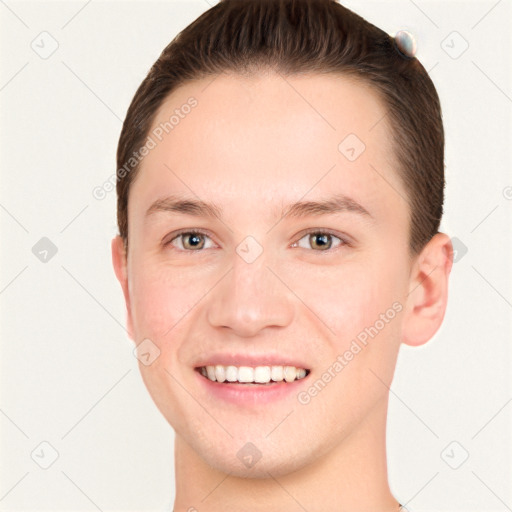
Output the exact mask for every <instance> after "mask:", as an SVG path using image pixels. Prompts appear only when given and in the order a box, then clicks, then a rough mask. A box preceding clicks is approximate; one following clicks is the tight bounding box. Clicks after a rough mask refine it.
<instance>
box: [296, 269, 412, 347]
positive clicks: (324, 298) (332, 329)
mask: <svg viewBox="0 0 512 512" xmlns="http://www.w3.org/2000/svg"><path fill="white" fill-rule="evenodd" d="M401 279H402V278H401V273H400V272H399V269H398V266H395V267H394V268H393V267H391V266H390V265H389V264H387V265H385V262H383V261H377V260H375V261H368V260H366V261H363V260H358V261H356V260H354V261H350V262H341V263H340V265H336V266H334V265H333V266H330V267H329V268H320V267H317V268H316V269H315V267H312V266H311V267H309V268H304V267H303V268H302V269H300V272H297V273H296V274H294V275H293V276H290V279H289V280H288V281H287V282H288V284H289V286H290V288H291V289H292V290H294V292H295V293H296V295H297V296H298V297H300V298H301V299H302V300H303V302H304V304H305V306H306V307H302V309H303V310H304V313H305V314H306V315H308V317H309V318H310V319H311V321H312V322H314V323H315V324H316V325H317V326H318V327H319V328H320V329H322V332H323V333H324V334H325V336H326V339H331V340H332V343H333V345H334V347H333V348H335V349H336V351H337V352H339V351H340V350H342V349H345V347H346V345H347V344H350V341H351V340H352V339H353V338H354V337H356V336H357V335H358V334H359V333H361V332H363V331H364V330H365V328H368V327H370V326H373V325H374V324H375V323H376V322H378V321H379V319H380V318H381V315H382V314H384V315H386V312H389V314H388V315H387V317H393V318H395V314H394V313H395V310H394V309H393V304H394V303H396V301H398V300H400V298H401V295H400V289H401V287H402V284H401ZM390 309H391V311H389V310H390ZM389 325H390V323H389V324H386V331H390V329H388V326H389ZM380 326H381V323H380V322H379V323H378V327H380Z"/></svg>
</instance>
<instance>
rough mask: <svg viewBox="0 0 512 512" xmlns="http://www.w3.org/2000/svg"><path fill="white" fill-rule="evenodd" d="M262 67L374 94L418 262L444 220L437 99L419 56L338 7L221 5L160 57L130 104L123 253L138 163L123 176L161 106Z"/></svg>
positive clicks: (121, 213)
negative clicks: (203, 83)
mask: <svg viewBox="0 0 512 512" xmlns="http://www.w3.org/2000/svg"><path fill="white" fill-rule="evenodd" d="M264 68H268V69H274V70H277V71H278V72H280V73H283V74H285V75H293V74H297V73H308V72H310V73H333V72H334V73H339V74H341V75H347V76H351V77H354V78H356V79H359V80H362V81H364V82H365V83H367V84H369V85H370V86H372V89H373V90H374V91H375V92H376V93H377V95H378V96H379V97H380V99H381V100H382V101H383V104H384V106H385V108H386V109H387V111H386V118H387V119H385V120H384V122H386V123H387V126H388V127H389V129H390V132H391V133H390V135H391V137H392V141H393V150H394V157H395V160H396V162H397V167H398V168H397V172H398V175H399V176H400V178H401V180H402V182H403V184H404V188H405V190H406V191H407V198H406V199H407V201H408V204H409V209H410V234H409V248H410V254H411V255H415V254H418V253H419V252H420V251H421V249H422V248H423V247H424V245H425V244H426V243H427V242H428V241H429V240H430V239H431V238H432V236H434V235H435V234H436V233H437V232H438V229H439V224H440V221H441V217H442V214H443V201H444V187H445V179H444V130H443V122H442V117H441V107H440V103H439V98H438V95H437V92H436V89H435V87H434V84H433V83H432V80H431V79H430V77H429V75H428V73H427V72H426V70H425V68H424V67H423V66H422V65H421V63H420V62H419V60H418V59H417V58H415V57H412V56H408V55H404V54H403V53H402V52H400V51H399V49H398V48H397V45H396V44H395V39H394V38H393V37H391V36H390V35H388V34H386V33H385V32H384V31H382V30H381V29H379V28H377V27H376V26H374V25H372V24H371V23H369V22H367V21H366V20H365V19H363V18H362V17H360V16H358V15H357V14H355V13H353V12H352V11H350V10H349V9H347V8H345V7H343V6H342V5H340V4H339V3H337V2H336V1H335V0H222V1H221V2H219V3H218V4H217V5H215V6H214V7H212V8H211V9H208V10H207V11H206V12H204V13H203V14H202V15H201V16H199V17H198V18H197V19H196V20H195V21H194V22H193V23H191V24H190V25H189V26H188V27H186V28H185V29H184V30H183V31H181V32H180V33H179V34H178V35H177V36H176V37H175V38H174V40H173V41H171V43H169V45H168V46H167V47H166V48H165V49H164V50H163V51H162V53H161V55H160V57H159V58H158V60H157V61H156V62H155V63H154V64H153V66H152V67H151V69H150V71H149V73H148V75H147V76H146V78H145V79H144V80H143V82H142V83H141V84H140V86H139V88H138V89H137V91H136V93H135V96H134V97H133V100H132V102H131V104H130V107H129V108H128V111H127V114H126V118H125V120H124V123H123V128H122V131H121V135H120V138H119V145H118V148H117V169H118V170H117V174H116V177H117V185H116V187H117V221H118V226H119V234H120V235H121V237H122V238H123V240H124V244H125V248H126V251H127V250H128V196H129V191H130V185H131V184H132V182H133V180H134V179H135V177H136V175H137V172H138V171H139V167H140V165H139V164H137V165H135V166H134V167H133V169H132V170H131V171H130V172H126V167H125V169H124V171H122V172H120V171H121V169H122V168H123V166H126V162H127V161H128V160H129V159H130V156H131V155H132V154H133V152H134V151H136V150H137V149H138V148H140V147H141V146H143V144H144V141H145V139H146V138H147V136H148V133H149V130H150V129H151V125H152V122H153V120H154V117H155V114H156V111H157V110H158V109H159V107H160V105H161V104H162V103H163V101H164V100H165V99H166V98H167V97H168V95H169V94H170V93H171V92H172V91H174V90H175V89H176V88H177V87H178V86H180V85H182V84H184V83H186V82H187V81H189V80H195V79H200V78H204V77H208V76H213V75H217V74H220V73H223V72H235V73H238V74H244V73H250V72H253V71H255V72H257V71H258V70H261V69H264Z"/></svg>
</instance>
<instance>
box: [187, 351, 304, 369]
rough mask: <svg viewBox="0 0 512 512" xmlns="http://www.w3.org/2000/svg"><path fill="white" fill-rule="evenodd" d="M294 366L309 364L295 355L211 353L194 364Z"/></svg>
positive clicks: (198, 365) (301, 366) (197, 365)
mask: <svg viewBox="0 0 512 512" xmlns="http://www.w3.org/2000/svg"><path fill="white" fill-rule="evenodd" d="M217 364H220V365H222V366H253V367H256V366H295V367H296V368H304V369H305V370H308V369H309V366H308V365H307V364H306V363H304V362H303V361H300V360H299V359H297V358H296V357H291V356H285V355H280V354H261V355H256V354H232V353H229V354H212V355H210V356H208V357H205V356H203V357H202V358H201V359H199V360H198V361H197V363H196V364H195V367H196V368H201V367H202V366H215V365H217Z"/></svg>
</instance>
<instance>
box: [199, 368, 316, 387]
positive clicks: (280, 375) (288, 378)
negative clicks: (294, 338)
mask: <svg viewBox="0 0 512 512" xmlns="http://www.w3.org/2000/svg"><path fill="white" fill-rule="evenodd" d="M194 370H195V371H196V372H198V373H199V374H200V375H201V376H202V377H204V378H205V379H207V380H208V381H210V382H216V383H217V384H240V385H242V386H248V387H255V386H258V387H261V386H273V385H278V384H280V383H288V384H290V383H292V382H295V381H298V380H301V379H304V378H306V377H307V376H308V375H309V373H310V370H309V369H308V368H297V367H295V366H284V365H273V366H234V365H228V366H225V365H220V364H217V365H211V366H210V365H208V366H199V367H196V368H194Z"/></svg>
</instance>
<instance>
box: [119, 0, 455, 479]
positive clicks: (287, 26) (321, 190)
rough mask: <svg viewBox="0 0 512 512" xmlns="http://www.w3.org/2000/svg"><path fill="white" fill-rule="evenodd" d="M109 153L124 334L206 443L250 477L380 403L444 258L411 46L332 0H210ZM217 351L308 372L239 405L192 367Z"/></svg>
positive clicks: (313, 452) (190, 438) (157, 391)
mask: <svg viewBox="0 0 512 512" xmlns="http://www.w3.org/2000/svg"><path fill="white" fill-rule="evenodd" d="M117 164H118V174H117V176H118V181H117V194H118V209H117V215H118V225H119V235H118V236H117V237H116V238H115V239H114V240H113V243H112V252H113V262H114V267H115V271H116V275H117V277H118V279H119V281H120V283H121V285H122V288H123V292H124V297H125V300H126V306H127V323H128V331H129V334H130V337H131V338H132V339H133V340H134V342H135V343H136V344H137V345H138V344H140V343H141V342H143V340H146V339H149V340H151V342H150V343H151V346H152V347H156V349H155V352H154V353H155V354H159V355H158V357H157V358H156V359H155V360H154V361H153V362H152V363H151V364H150V365H147V364H145V363H144V362H141V363H140V364H139V366H140V370H141V373H142V376H143V378H144V381H145V383H146V386H147V387H148V390H149V392H150V394H151V396H152V398H153V400H154V401H155V403H156V405H157V406H158V408H159V409H160V411H161V412H162V414H163V415H164V416H165V418H166V419H167V420H168V421H169V423H170V424H171V425H172V426H173V428H174V429H175V431H176V433H177V435H179V436H180V437H181V438H182V439H184V440H185V442H187V443H188V444H189V445H190V446H192V447H193V448H194V449H195V451H196V452H197V453H198V454H199V456H200V457H201V458H203V459H204V460H205V461H206V462H208V463H209V464H210V465H211V466H213V467H217V468H219V469H222V470H224V471H226V472H229V471H231V472H232V473H233V474H239V475H241V476H244V475H246V474H248V472H249V470H248V468H246V467H245V466H244V465H243V464H241V463H240V460H239V459H238V458H237V452H238V450H239V449H240V448H241V447H242V446H243V445H244V444H245V443H246V442H248V441H250V442H252V443H253V444H254V445H256V446H257V447H258V449H259V450H260V451H261V452H262V454H263V457H262V459H261V461H260V463H258V466H256V467H254V468H251V470H250V472H251V474H252V475H256V476H258V475H260V473H259V472H261V475H260V476H262V475H264V472H265V470H270V469H272V470H273V471H274V473H273V474H274V475H276V474H279V472H281V473H285V472H288V471H292V470H293V469H297V468H298V467H301V466H304V465H306V464H307V463H308V462H311V461H313V460H314V459H316V458H318V457H320V456H322V455H325V454H328V453H329V450H330V449H332V448H333V447H334V446H336V445H339V444H340V443H341V442H342V441H343V439H345V438H346V437H347V436H349V435H350V434H351V433H353V432H354V431H356V430H357V429H358V428H359V427H360V426H361V425H362V424H364V422H366V421H369V418H370V417H372V415H375V414H376V411H379V413H382V412H383V411H384V412H385V405H386V404H387V402H386V398H387V392H388V389H387V387H386V386H385V385H383V383H384V384H388V385H389V384H390V383H391V380H392V377H393V372H394V367H395V363H396V357H397V353H398V350H399V347H400V344H401V343H407V344H409V345H420V344H422V343H425V342H426V341H428V340H429V339H431V337H432V336H433V335H434V334H435V332H436V331H437V330H438V328H439V326H440V325H441V322H442V319H443V316H444V311H445V308H446V300H447V279H448V274H449V272H450V268H451V244H450V241H449V238H448V237H447V236H446V235H444V234H443V233H439V231H438V230H439V224H440V220H441V216H442V213H443V190H444V135H443V125H442V118H441V109H440V104H439V99H438V96H437V93H436V90H435V87H434V85H433V83H432V81H431V80H430V78H429V76H428V74H427V73H426V71H425V69H424V68H423V66H422V65H421V64H420V62H419V61H418V60H417V59H416V58H411V57H408V56H405V55H403V54H402V53H401V52H400V51H399V50H398V49H397V47H396V45H395V43H394V40H393V38H392V37H390V36H389V35H387V34H386V33H385V32H383V31H382V30H380V29H378V28H377V27H375V26H373V25H371V24H370V23H368V22H367V21H365V20H364V19H362V18H361V17H359V16H357V15H356V14H354V13H353V12H351V11H350V10H348V9H346V8H344V7H342V6H341V5H340V4H338V3H337V2H334V1H330V0H281V1H269V0H244V1H242V0H223V1H221V2H220V3H219V4H217V5H216V6H215V7H213V8H211V9H209V10H208V11H207V12H205V13H204V14H203V15H202V16H200V17H199V18H198V19H197V20H195V21H194V22H193V23H192V24H191V25H189V26H188V27H187V28H186V29H185V30H183V31H182V32H181V33H180V34H179V35H178V36H177V37H176V38H175V39H174V40H173V41H172V42H171V43H170V44H169V45H168V46H167V47H166V48H165V49H164V51H163V52H162V54H161V55H160V57H159V58H158V60H157V61H156V62H155V64H154V65H153V66H152V68H151V69H150V71H149V73H148V75H147V77H146V78H145V79H144V81H143V82H142V84H141V85H140V87H139V88H138V90H137V92H136V93H135V96H134V98H133V100H132V103H131V105H130V107H129V109H128V112H127V115H126V119H125V121H124V125H123V129H122V132H121V136H120V140H119V146H118V152H117ZM296 203H300V204H296ZM145 343H147V342H145ZM349 353H351V354H352V355H350V354H349ZM219 354H221V355H229V354H245V355H249V356H250V355H256V356H262V355H265V354H268V355H269V356H273V357H274V358H275V359H276V360H278V359H279V358H280V357H281V358H282V360H283V362H284V363H286V362H287V361H289V362H291V361H292V360H293V361H297V362H298V363H300V364H301V365H303V367H304V368H305V369H307V370H308V375H307V377H306V378H305V379H303V380H302V381H297V382H296V383H295V384H294V386H295V385H297V386H296V393H295V394H294V399H293V400H292V401H291V402H290V401H289V398H287V399H285V400H288V401H284V402H283V401H276V402H273V403H270V404H268V406H266V407H265V408H264V409H262V408H261V407H258V406H255V404H247V405H246V406H242V407H240V406H235V405H233V404H232V403H230V402H228V401H223V400H219V399H218V398H215V397H212V396H211V395H210V394H208V393H207V392H206V391H205V388H204V386H203V383H202V382H201V379H203V378H204V377H202V376H201V375H200V374H199V372H198V371H197V369H198V368H199V367H200V366H202V365H203V364H204V363H206V362H209V361H213V360H214V359H215V358H218V356H219ZM343 356H345V357H343ZM340 357H341V359H340ZM336 362H338V364H336ZM340 365H341V368H340ZM326 372H327V373H329V374H330V377H328V376H325V375H326ZM322 383H323V384H322ZM313 387H315V388H316V390H317V391H316V392H315V391H312V388H313ZM191 395H192V396H194V397H195V399H193V398H191ZM283 404H286V406H285V408H286V407H287V409H286V410H285V408H283ZM291 407H294V408H295V410H294V414H293V416H294V418H293V419H291V420H286V421H285V422H284V423H283V424H282V425H281V426H280V427H279V429H277V430H276V431H275V432H273V433H272V435H271V436H269V435H267V434H268V433H269V431H270V430H272V428H273V426H275V425H276V424H277V423H279V421H281V420H282V418H284V416H285V415H286V413H287V412H289V409H290V408H291ZM223 427H225V428H223ZM226 431H229V433H228V432H226ZM304 438H308V439H314V442H312V443H309V444H308V446H304V444H303V441H302V440H303V439H304ZM292 452H293V453H295V452H299V455H298V456H297V457H295V458H294V459H293V460H291V459H290V456H289V454H290V453H292Z"/></svg>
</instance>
